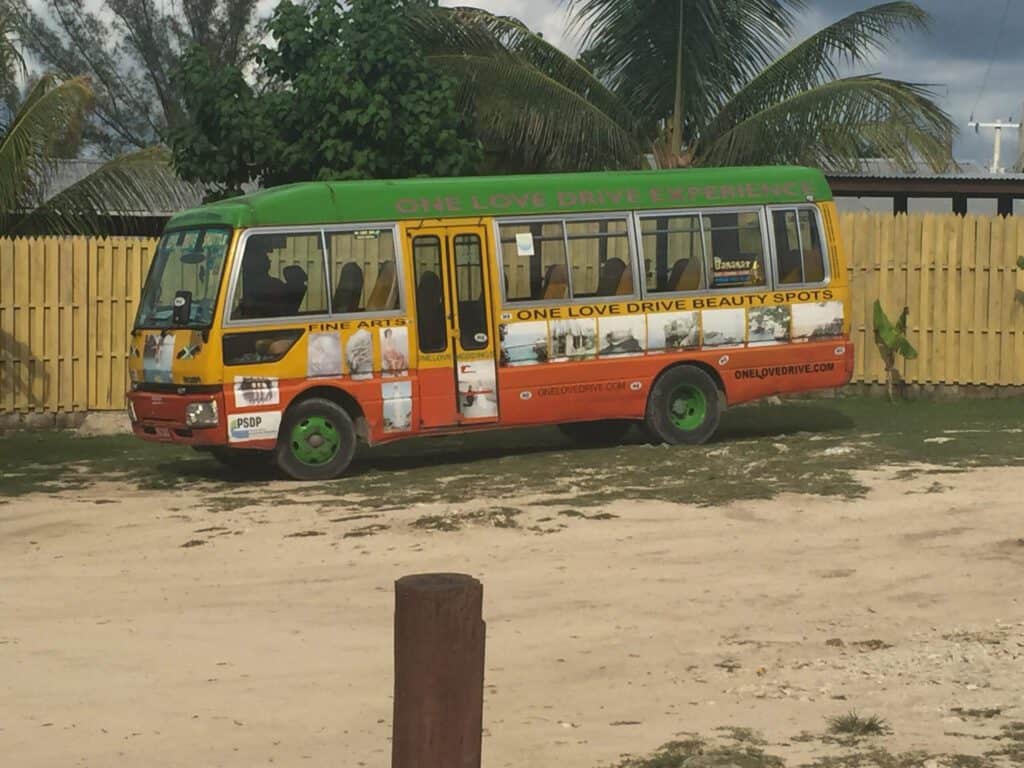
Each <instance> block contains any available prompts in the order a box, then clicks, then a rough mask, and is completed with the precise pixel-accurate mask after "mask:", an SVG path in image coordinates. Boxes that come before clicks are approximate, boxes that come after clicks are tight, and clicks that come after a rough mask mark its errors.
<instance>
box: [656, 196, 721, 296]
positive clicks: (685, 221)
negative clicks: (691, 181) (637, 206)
mask: <svg viewBox="0 0 1024 768" xmlns="http://www.w3.org/2000/svg"><path fill="white" fill-rule="evenodd" d="M640 242H641V245H642V250H643V254H644V272H645V273H646V276H647V292H648V293H671V292H675V291H697V290H700V289H701V288H703V287H704V263H705V262H706V255H705V253H704V239H703V238H702V237H701V234H700V215H699V214H675V215H670V216H655V217H651V218H642V219H640Z"/></svg>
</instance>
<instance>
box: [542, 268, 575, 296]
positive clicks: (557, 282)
mask: <svg viewBox="0 0 1024 768" xmlns="http://www.w3.org/2000/svg"><path fill="white" fill-rule="evenodd" d="M568 297H569V273H568V270H566V268H565V264H552V265H551V266H550V267H548V272H547V275H545V277H544V292H543V294H542V296H541V298H544V299H566V298H568Z"/></svg>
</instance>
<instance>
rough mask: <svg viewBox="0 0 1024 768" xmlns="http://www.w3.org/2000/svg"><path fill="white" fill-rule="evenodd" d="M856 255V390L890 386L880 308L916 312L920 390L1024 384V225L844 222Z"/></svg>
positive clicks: (1015, 221)
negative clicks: (876, 325)
mask: <svg viewBox="0 0 1024 768" xmlns="http://www.w3.org/2000/svg"><path fill="white" fill-rule="evenodd" d="M840 230H841V235H842V238H843V240H844V242H845V244H846V249H847V252H848V253H849V256H850V270H851V281H852V282H851V285H852V290H851V293H852V295H853V299H854V307H853V318H852V323H853V331H852V334H853V340H854V342H855V348H856V368H855V373H854V381H855V382H862V383H880V382H883V381H885V371H884V369H883V367H882V362H881V357H880V356H879V354H878V351H877V349H876V348H875V345H874V333H873V325H872V313H873V310H872V308H873V304H874V302H875V299H879V300H880V301H881V302H882V306H883V308H884V309H885V311H886V313H887V314H888V315H889V317H890V318H891V319H893V320H895V319H896V317H897V315H898V314H899V312H900V311H901V310H902V308H903V307H904V306H906V307H909V308H910V317H909V323H908V337H909V339H910V341H911V343H912V344H913V345H914V346H915V347H916V348H917V350H918V358H917V359H916V360H912V361H908V362H906V363H904V364H903V374H904V378H905V379H906V381H907V382H909V383H912V384H925V385H929V384H942V385H958V386H971V385H975V386H993V387H1000V386H1003V387H1005V386H1020V385H1022V384H1024V268H1021V267H1019V266H1018V264H1017V262H1018V259H1020V258H1021V256H1022V255H1024V217H1013V216H1010V217H1005V218H1002V217H989V216H966V217H962V216H955V215H952V214H950V215H935V214H925V215H912V216H907V215H899V216H890V215H888V214H877V213H875V214H869V213H856V214H844V215H843V216H842V217H841V220H840Z"/></svg>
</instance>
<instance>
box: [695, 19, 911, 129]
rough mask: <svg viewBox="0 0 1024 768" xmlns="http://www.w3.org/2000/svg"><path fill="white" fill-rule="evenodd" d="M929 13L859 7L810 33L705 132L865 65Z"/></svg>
mask: <svg viewBox="0 0 1024 768" xmlns="http://www.w3.org/2000/svg"><path fill="white" fill-rule="evenodd" d="M928 20H929V17H928V14H926V13H925V12H924V11H923V10H921V8H919V7H918V6H917V5H916V4H914V3H912V2H904V1H903V0H899V2H889V3H882V4H880V5H875V6H872V7H870V8H866V9H864V10H861V11H856V12H855V13H851V14H849V15H848V16H846V17H844V18H842V19H840V20H839V21H837V22H835V23H834V24H830V25H829V26H827V27H825V28H824V29H822V30H820V31H819V32H817V33H815V34H813V35H811V36H810V37H808V38H807V39H806V40H804V41H803V42H802V43H800V44H799V45H797V46H796V47H794V48H793V49H792V50H790V51H788V52H787V53H785V54H783V55H782V56H780V57H779V58H777V59H776V60H775V61H774V62H772V63H771V64H769V65H768V66H767V67H765V68H764V69H763V70H762V71H761V72H760V73H759V74H758V75H757V76H755V77H754V78H753V79H752V80H750V81H749V82H748V83H747V84H746V85H744V86H743V87H742V88H740V89H739V90H738V91H737V92H736V94H735V95H734V96H732V97H731V98H730V99H729V100H728V102H726V103H725V104H723V105H722V109H721V110H720V111H719V113H718V114H717V115H716V117H715V119H714V121H713V122H712V123H711V124H710V125H708V126H707V128H706V131H707V133H708V134H710V135H711V136H715V135H717V134H718V133H720V132H721V131H722V130H723V129H726V128H727V127H728V126H729V125H732V124H734V123H736V122H738V121H740V120H742V119H744V118H745V117H746V116H747V115H751V114H754V113H756V112H758V111H760V110H762V109H764V108H765V107H767V106H768V105H771V104H775V103H778V102H779V101H782V100H784V99H786V98H788V97H790V96H792V95H794V94H797V93H800V92H803V91H806V90H808V89H811V88H814V87H816V86H818V85H822V84H824V83H827V82H829V81H830V80H835V79H836V78H837V77H839V75H840V67H841V66H842V65H844V64H845V65H848V66H856V65H858V64H863V63H865V62H866V61H868V60H869V58H871V57H872V56H873V55H875V54H877V53H878V52H880V51H881V50H883V48H884V46H885V44H886V43H887V42H891V41H892V40H894V39H895V38H896V37H897V35H898V34H900V33H902V32H908V31H912V30H919V29H924V28H926V27H927V24H928Z"/></svg>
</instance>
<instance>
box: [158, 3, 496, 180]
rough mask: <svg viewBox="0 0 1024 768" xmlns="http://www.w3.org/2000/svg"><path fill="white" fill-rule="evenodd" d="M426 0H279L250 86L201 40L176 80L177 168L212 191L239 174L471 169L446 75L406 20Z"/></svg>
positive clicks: (464, 129)
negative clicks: (181, 104)
mask: <svg viewBox="0 0 1024 768" xmlns="http://www.w3.org/2000/svg"><path fill="white" fill-rule="evenodd" d="M431 5H432V4H429V3H426V2H424V0H353V2H351V3H350V4H349V5H348V7H347V8H342V7H339V6H338V5H337V3H335V2H333V0H318V2H316V3H314V4H312V5H311V6H308V7H303V6H299V5H295V4H293V3H291V2H289V0H284V2H282V3H281V4H280V5H278V6H277V8H276V9H275V11H274V13H273V16H272V17H271V19H270V22H269V23H268V31H269V34H270V36H271V37H272V38H273V41H274V45H273V47H271V46H268V45H264V46H261V47H260V48H259V50H258V52H257V54H256V73H255V81H256V82H257V83H258V84H259V87H258V88H255V87H253V86H252V85H251V84H250V83H249V81H248V80H247V79H246V78H245V76H244V75H243V73H242V71H241V70H240V69H239V68H237V67H234V68H231V67H227V68H225V67H220V68H218V67H217V65H216V64H215V63H214V62H212V61H210V60H209V58H208V57H207V56H206V55H205V53H204V52H203V51H201V50H198V49H193V50H192V51H190V52H189V53H188V54H187V55H186V57H185V58H184V60H183V64H182V67H181V70H180V75H179V79H178V87H179V89H180V90H181V92H182V93H183V94H184V97H185V100H184V101H185V109H186V114H187V116H188V121H187V122H186V123H185V124H184V125H183V126H182V127H181V128H180V129H178V130H175V131H172V133H171V144H172V147H173V150H174V159H175V164H176V167H177V169H178V171H179V172H180V173H181V175H182V176H183V177H184V178H186V179H195V180H199V181H204V182H210V183H212V184H213V185H215V187H216V190H215V196H224V195H229V194H235V193H237V192H238V191H239V190H240V188H241V185H242V184H243V183H245V182H246V181H259V182H261V183H263V184H265V185H268V186H269V185H276V184H283V183H288V182H293V181H302V180H310V179H365V178H400V177H407V176H418V175H431V176H455V175H461V174H465V173H469V172H472V171H473V170H474V169H475V168H476V166H477V164H478V162H479V160H480V147H479V143H478V142H477V141H475V140H474V139H471V138H470V137H469V135H468V126H466V125H465V124H464V120H463V119H462V117H461V115H460V113H459V111H458V109H457V105H456V89H455V84H454V82H453V81H452V80H451V78H449V77H447V76H445V75H444V74H443V73H442V72H440V71H438V70H437V69H435V68H433V67H431V66H429V64H428V63H427V62H425V61H424V58H423V51H422V49H421V48H420V45H419V43H418V41H417V39H416V38H415V37H414V36H413V35H412V34H411V33H410V30H409V27H408V26H407V25H406V24H405V23H404V21H403V20H404V19H405V18H407V16H408V14H409V13H410V12H413V11H420V10H423V9H426V8H428V7H430V6H431Z"/></svg>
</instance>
